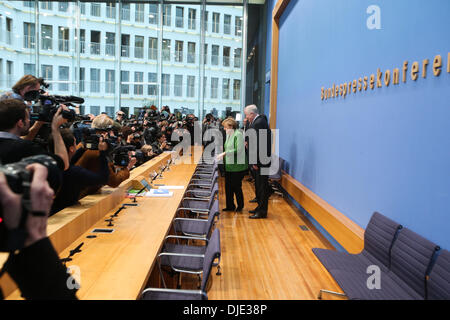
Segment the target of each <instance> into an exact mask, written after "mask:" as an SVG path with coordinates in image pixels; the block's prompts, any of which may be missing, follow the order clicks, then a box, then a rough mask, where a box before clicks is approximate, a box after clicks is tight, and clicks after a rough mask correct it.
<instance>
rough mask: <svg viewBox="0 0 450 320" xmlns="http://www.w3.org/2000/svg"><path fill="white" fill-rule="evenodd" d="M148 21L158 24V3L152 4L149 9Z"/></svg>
mask: <svg viewBox="0 0 450 320" xmlns="http://www.w3.org/2000/svg"><path fill="white" fill-rule="evenodd" d="M148 23H150V24H158V5H157V4H150V5H149V10H148Z"/></svg>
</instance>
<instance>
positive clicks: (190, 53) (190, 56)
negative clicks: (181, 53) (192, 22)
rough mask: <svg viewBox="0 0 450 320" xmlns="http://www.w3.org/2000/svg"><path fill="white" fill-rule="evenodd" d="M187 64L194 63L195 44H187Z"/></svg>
mask: <svg viewBox="0 0 450 320" xmlns="http://www.w3.org/2000/svg"><path fill="white" fill-rule="evenodd" d="M187 62H188V63H195V42H188V57H187Z"/></svg>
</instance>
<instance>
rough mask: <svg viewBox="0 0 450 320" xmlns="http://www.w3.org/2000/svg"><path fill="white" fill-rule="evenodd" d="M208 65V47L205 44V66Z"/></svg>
mask: <svg viewBox="0 0 450 320" xmlns="http://www.w3.org/2000/svg"><path fill="white" fill-rule="evenodd" d="M207 63H208V45H207V44H206V43H205V51H204V52H203V64H207Z"/></svg>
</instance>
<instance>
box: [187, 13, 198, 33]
mask: <svg viewBox="0 0 450 320" xmlns="http://www.w3.org/2000/svg"><path fill="white" fill-rule="evenodd" d="M196 13H197V10H195V9H192V8H190V9H189V16H188V28H189V29H190V30H195V29H196V18H195V16H196Z"/></svg>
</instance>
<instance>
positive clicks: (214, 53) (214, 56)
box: [211, 44, 219, 66]
mask: <svg viewBox="0 0 450 320" xmlns="http://www.w3.org/2000/svg"><path fill="white" fill-rule="evenodd" d="M211 65H213V66H217V65H219V46H216V45H214V44H213V45H212V46H211Z"/></svg>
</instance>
